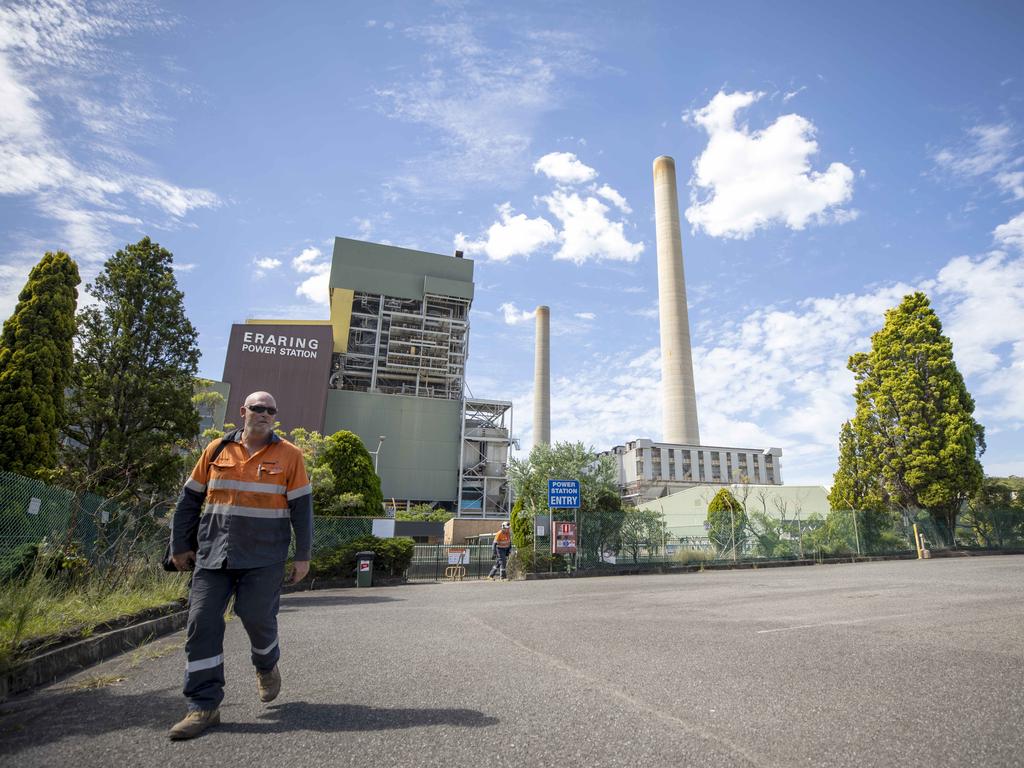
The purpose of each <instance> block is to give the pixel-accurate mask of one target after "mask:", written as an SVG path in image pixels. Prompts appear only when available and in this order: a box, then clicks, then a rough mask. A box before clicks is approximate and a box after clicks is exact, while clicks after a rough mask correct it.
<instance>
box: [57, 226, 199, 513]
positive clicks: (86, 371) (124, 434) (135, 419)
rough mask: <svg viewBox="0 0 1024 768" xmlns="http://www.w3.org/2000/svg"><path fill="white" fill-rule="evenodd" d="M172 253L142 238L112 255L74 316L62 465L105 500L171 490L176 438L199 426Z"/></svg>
mask: <svg viewBox="0 0 1024 768" xmlns="http://www.w3.org/2000/svg"><path fill="white" fill-rule="evenodd" d="M173 261H174V257H173V256H172V254H171V252H170V251H168V250H166V249H164V248H161V247H160V246H159V245H158V244H156V243H154V242H152V241H151V240H150V239H149V238H148V237H145V238H143V239H142V240H140V241H139V242H138V243H135V244H134V245H127V246H125V247H124V248H123V249H122V250H119V251H118V252H117V253H115V254H114V255H113V256H112V257H111V258H110V259H108V260H107V262H106V264H104V265H103V271H102V272H101V273H100V274H99V276H97V278H96V280H95V281H94V282H93V283H92V285H90V286H89V287H88V291H89V293H90V294H91V295H92V296H93V297H94V298H95V299H96V300H97V304H96V305H94V306H90V307H87V308H85V309H84V310H82V311H81V312H80V313H79V315H78V329H79V335H78V339H77V345H76V349H75V362H74V366H73V368H72V377H71V378H72V381H71V390H70V395H69V398H68V419H67V421H68V425H67V428H66V430H65V432H66V435H67V437H68V438H70V440H69V441H68V442H67V443H66V445H65V451H64V461H65V464H66V466H67V468H68V470H69V473H70V474H71V476H72V477H73V478H75V480H74V482H75V483H76V484H84V485H85V486H86V487H88V489H89V490H92V491H94V492H96V493H99V494H101V495H104V496H108V497H121V498H124V497H139V496H141V495H143V494H149V495H152V494H168V493H174V492H176V490H177V488H176V485H177V479H178V477H179V476H180V472H181V468H182V464H183V461H184V456H183V454H182V452H181V451H180V449H179V446H180V444H181V442H182V441H185V440H189V439H190V438H192V437H193V436H194V435H195V434H196V433H197V432H198V429H199V416H198V414H197V413H196V407H195V405H194V404H193V402H192V395H193V392H194V389H193V387H194V378H195V374H196V368H197V367H198V364H199V348H198V346H196V337H197V333H196V329H195V328H194V327H193V325H192V323H191V322H189V320H188V318H187V317H186V315H185V306H184V301H183V300H184V295H183V294H182V292H181V291H180V290H179V289H178V282H177V280H176V278H175V276H174V269H173Z"/></svg>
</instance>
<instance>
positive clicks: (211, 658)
mask: <svg viewBox="0 0 1024 768" xmlns="http://www.w3.org/2000/svg"><path fill="white" fill-rule="evenodd" d="M283 580H284V563H277V564H275V565H268V566H265V567H263V568H244V569H243V568H219V569H215V570H214V569H207V568H196V570H195V572H194V573H193V575H192V591H191V593H190V594H189V601H190V602H189V609H188V632H187V639H186V640H185V658H186V666H185V689H184V691H183V692H184V694H185V697H186V698H187V699H188V708H189V709H190V710H194V709H216V708H217V707H218V706H220V702H221V700H222V699H223V698H224V611H225V610H227V607H228V600H229V599H230V598H231V596H232V595H234V596H235V615H236V616H238V618H239V619H241V620H242V626H243V627H245V631H246V632H248V633H249V642H250V643H251V644H252V663H253V665H254V666H255V667H256V669H259V670H261V671H264V672H266V671H268V670H271V669H273V668H274V665H275V664H277V660H278V658H280V656H281V649H280V648H279V647H278V643H277V609H278V606H279V605H280V602H281V583H282V581H283Z"/></svg>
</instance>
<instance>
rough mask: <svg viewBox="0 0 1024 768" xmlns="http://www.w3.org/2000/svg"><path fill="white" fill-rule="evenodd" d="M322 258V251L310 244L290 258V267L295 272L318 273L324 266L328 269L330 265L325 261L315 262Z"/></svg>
mask: <svg viewBox="0 0 1024 768" xmlns="http://www.w3.org/2000/svg"><path fill="white" fill-rule="evenodd" d="M322 258H323V252H322V251H321V250H320V249H319V248H314V247H312V246H310V247H309V248H305V249H303V251H302V253H300V254H299V255H298V256H296V257H295V258H294V259H292V269H294V270H295V271H296V272H307V273H308V272H314V273H316V274H320V273H321V272H323V271H324V269H325V268H326V269H327V270H330V268H331V265H330V264H329V263H327V262H321V263H319V264H318V263H316V262H317V261H318V260H319V259H322Z"/></svg>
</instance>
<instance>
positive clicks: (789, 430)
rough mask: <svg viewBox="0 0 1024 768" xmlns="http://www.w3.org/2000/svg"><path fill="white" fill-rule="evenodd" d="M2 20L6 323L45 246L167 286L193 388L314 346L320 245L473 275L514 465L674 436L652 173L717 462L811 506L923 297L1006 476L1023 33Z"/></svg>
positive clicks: (625, 23) (916, 23)
mask: <svg viewBox="0 0 1024 768" xmlns="http://www.w3.org/2000/svg"><path fill="white" fill-rule="evenodd" d="M808 5H809V4H805V3H774V4H763V3H729V2H722V3H716V4H709V3H699V4H698V3H676V2H673V3H669V2H658V3H653V2H652V3H630V4H622V3H612V2H608V3H600V2H585V3H584V2H578V3H577V2H566V3H525V2H523V3H507V4H504V5H502V4H499V3H472V2H466V3H463V2H440V3H427V2H417V3H397V2H393V3H388V2H383V3H375V4H372V5H371V4H364V3H339V2H322V3H311V2H310V3H288V4H285V3H254V2H246V3H240V2H218V3H179V4H168V5H157V4H148V3H136V2H122V1H121V0H112V1H111V2H105V3H97V4H87V3H81V2H73V1H70V0H52V1H51V2H46V3H24V2H22V3H19V2H14V3H10V2H8V3H4V4H3V7H2V8H0V317H4V318H5V317H7V316H8V315H9V314H10V312H11V310H12V309H13V306H14V302H15V301H16V297H17V292H18V291H19V290H20V288H21V286H22V284H23V281H24V278H25V276H26V275H27V272H28V270H29V269H30V267H31V265H32V264H33V263H34V262H35V261H37V260H38V259H39V257H40V256H41V255H42V253H43V252H44V251H46V250H55V249H58V248H60V249H64V250H67V251H69V252H70V253H71V254H72V256H73V257H74V258H75V259H76V260H78V262H79V264H80V266H81V268H82V271H83V273H84V275H85V277H86V279H87V280H88V279H90V278H91V277H93V276H94V275H95V274H96V272H97V270H98V269H99V268H100V266H101V264H102V262H103V260H104V259H105V258H106V257H108V256H109V255H110V254H111V253H113V251H114V250H116V249H117V248H118V247H120V246H122V245H123V244H125V243H127V242H134V241H136V240H138V239H139V238H141V237H142V236H143V235H150V236H151V237H153V238H154V239H155V240H157V241H158V242H160V243H161V244H162V245H164V246H165V247H167V248H168V249H170V250H171V251H172V252H173V253H174V254H175V259H176V262H177V264H178V270H179V271H178V275H179V280H180V284H181V287H182V288H183V290H184V291H185V296H186V306H187V310H188V313H189V316H190V318H191V319H192V322H193V323H195V325H196V326H197V327H198V328H199V331H200V344H201V347H202V351H203V358H202V364H201V372H202V373H203V374H204V375H206V376H209V377H211V378H220V375H221V373H222V370H223V362H224V352H225V344H226V342H227V338H228V333H229V330H230V326H231V324H232V323H236V322H242V321H244V320H245V319H246V318H248V317H310V318H325V317H326V316H327V309H326V301H327V295H326V272H325V270H326V265H327V263H328V260H329V257H330V250H331V244H332V241H333V238H334V237H335V236H338V235H340V236H345V237H355V238H359V239H366V240H371V241H375V242H384V243H393V244H395V245H401V246H407V247H412V248H419V249H423V250H429V251H436V252H440V253H450V252H452V251H453V249H454V248H455V247H457V246H458V247H461V248H463V249H464V250H465V251H466V252H467V255H469V256H471V257H472V258H474V260H475V262H476V284H477V295H476V299H475V302H474V307H473V312H472V318H471V320H472V332H471V342H470V358H471V360H470V367H469V376H468V382H469V386H470V388H471V390H472V392H473V394H474V395H476V396H478V397H488V398H495V399H510V400H513V401H514V403H515V409H516V410H515V432H516V433H517V435H518V436H519V437H520V438H521V441H522V445H523V447H524V449H525V448H528V447H529V446H530V444H531V443H532V435H531V434H530V414H531V392H530V390H531V382H532V365H533V361H532V344H533V322H532V317H531V315H530V313H531V312H532V310H533V308H534V307H535V306H536V305H538V304H547V305H549V306H550V307H551V312H552V315H551V316H552V321H551V322H552V376H553V382H552V437H553V439H555V440H567V439H571V440H582V441H584V442H586V443H588V444H591V445H593V446H594V447H596V448H598V449H603V448H607V447H610V446H611V445H613V444H616V443H620V442H622V441H624V440H628V439H630V438H634V437H653V438H655V439H658V438H659V437H660V432H661V412H660V405H659V386H658V382H659V350H658V324H657V316H656V311H657V283H656V267H655V253H656V249H655V242H654V223H653V193H652V180H651V163H652V161H653V159H654V158H655V157H656V156H658V155H661V154H668V155H671V156H673V157H674V158H675V160H676V167H677V173H678V180H679V188H680V201H681V208H682V209H683V210H682V215H683V217H684V234H683V252H684V256H685V260H686V275H687V285H688V291H689V297H688V298H689V302H690V313H691V314H690V322H691V329H692V334H693V342H694V346H695V349H694V367H695V378H696V383H697V394H698V410H699V413H700V420H701V424H700V426H701V436H702V438H703V440H704V441H705V442H706V443H709V444H718V445H739V446H753V447H761V446H763V447H767V446H779V447H781V448H783V450H784V456H783V463H782V466H783V475H784V478H785V480H786V481H787V482H788V483H797V482H816V483H823V484H829V483H830V480H831V475H832V472H833V471H834V468H835V455H836V438H837V435H838V431H839V426H840V424H841V423H842V421H843V420H845V419H846V418H848V417H849V416H850V415H851V413H852V408H853V403H852V397H851V393H852V390H853V381H852V377H851V376H850V374H849V373H848V372H847V371H846V368H845V364H846V359H847V357H848V356H849V354H850V353H851V352H854V351H857V350H863V349H867V347H868V343H869V341H868V340H869V337H870V335H871V333H872V332H874V331H875V330H877V329H878V328H879V327H880V326H881V323H882V319H883V313H884V311H885V309H887V308H888V307H891V306H894V305H896V304H898V303H899V301H900V299H901V297H902V296H903V295H904V294H905V293H907V292H909V291H911V290H915V289H921V290H925V291H927V292H928V294H929V296H931V298H932V301H933V304H934V306H935V307H936V309H937V311H938V312H939V314H940V317H941V318H942V320H943V323H944V326H945V329H946V331H947V333H949V334H950V336H951V337H952V338H953V342H954V351H955V355H956V359H957V363H958V365H959V366H960V369H961V371H962V372H963V373H964V375H965V377H966V379H967V383H968V387H969V389H970V390H971V392H972V394H973V395H974V397H975V399H976V401H977V412H976V415H977V417H978V419H979V420H980V421H981V422H982V423H983V424H984V425H985V427H986V429H987V435H988V451H987V453H986V454H985V456H984V457H983V461H984V464H985V467H986V470H987V471H988V472H989V473H992V474H1008V473H1015V474H1024V440H1022V437H1024V431H1022V427H1024V387H1022V386H1021V384H1020V381H1021V380H1022V378H1024V71H1022V70H1024V66H1022V61H1024V57H1022V56H1021V55H1020V41H1021V40H1022V39H1024V9H1022V7H1021V6H1020V4H1019V3H1011V2H1006V3H1002V2H987V3H986V2H982V3H977V2H975V3H970V4H969V3H966V2H965V3H945V4H934V3H923V2H922V3H901V4H895V5H894V4H891V3H870V2H867V3H859V4H856V7H851V6H850V4H844V6H843V7H839V6H838V4H830V3H822V4H818V6H820V7H808Z"/></svg>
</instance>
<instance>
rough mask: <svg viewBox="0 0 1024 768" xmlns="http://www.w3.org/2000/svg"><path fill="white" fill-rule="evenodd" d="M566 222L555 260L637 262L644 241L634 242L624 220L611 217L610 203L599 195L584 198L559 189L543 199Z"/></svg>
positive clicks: (558, 217)
mask: <svg viewBox="0 0 1024 768" xmlns="http://www.w3.org/2000/svg"><path fill="white" fill-rule="evenodd" d="M541 199H542V200H543V201H544V202H545V203H546V204H547V206H548V210H550V211H551V213H552V215H554V216H555V217H556V218H557V219H558V220H559V221H560V222H561V225H562V229H561V232H560V233H559V239H560V241H561V243H562V246H561V248H560V249H559V250H558V252H557V253H556V254H555V259H558V260H566V261H571V262H573V263H575V264H583V263H584V262H587V261H591V260H596V261H604V260H608V261H636V260H637V259H639V258H640V254H641V253H643V250H644V244H643V243H633V242H630V241H629V240H628V239H627V238H626V235H625V232H624V229H623V223H622V222H621V221H611V220H609V219H608V216H607V214H608V206H606V205H605V204H604V203H602V202H601V201H600V200H598V199H597V198H596V197H580V196H579V195H578V194H577V193H576V192H566V191H565V190H562V189H556V190H555V191H554V192H552V193H551V194H550V195H549V196H547V197H544V198H541Z"/></svg>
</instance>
